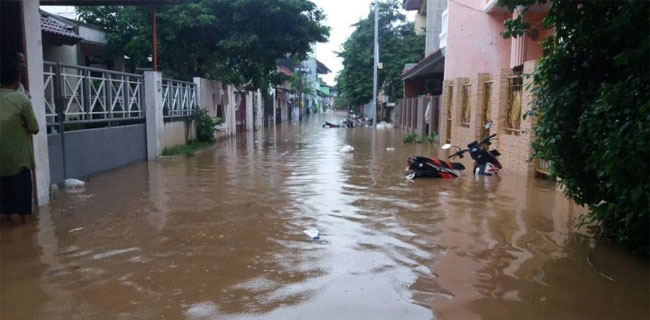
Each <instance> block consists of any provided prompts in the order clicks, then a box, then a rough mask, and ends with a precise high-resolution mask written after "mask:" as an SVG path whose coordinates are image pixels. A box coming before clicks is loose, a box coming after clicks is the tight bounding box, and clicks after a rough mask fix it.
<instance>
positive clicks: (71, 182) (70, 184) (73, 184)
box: [63, 179, 86, 189]
mask: <svg viewBox="0 0 650 320" xmlns="http://www.w3.org/2000/svg"><path fill="white" fill-rule="evenodd" d="M63 185H64V186H65V187H66V188H67V189H76V188H83V187H84V186H85V185H86V183H85V182H83V181H81V180H78V179H65V182H64V183H63Z"/></svg>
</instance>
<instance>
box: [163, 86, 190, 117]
mask: <svg viewBox="0 0 650 320" xmlns="http://www.w3.org/2000/svg"><path fill="white" fill-rule="evenodd" d="M162 87H163V106H162V107H163V116H164V117H166V118H173V117H187V116H190V115H192V112H194V110H195V109H196V108H197V96H196V85H195V84H194V83H192V82H187V81H179V80H172V79H163V81H162Z"/></svg>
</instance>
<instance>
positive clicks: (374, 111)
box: [372, 0, 379, 128]
mask: <svg viewBox="0 0 650 320" xmlns="http://www.w3.org/2000/svg"><path fill="white" fill-rule="evenodd" d="M378 25H379V1H378V0H375V43H374V47H375V57H374V64H373V77H372V126H373V128H376V127H377V65H378V64H379V32H378V30H379V27H378Z"/></svg>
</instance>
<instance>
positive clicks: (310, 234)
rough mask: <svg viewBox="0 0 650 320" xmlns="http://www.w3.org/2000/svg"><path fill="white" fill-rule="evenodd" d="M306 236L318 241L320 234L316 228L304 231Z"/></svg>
mask: <svg viewBox="0 0 650 320" xmlns="http://www.w3.org/2000/svg"><path fill="white" fill-rule="evenodd" d="M303 233H304V234H306V235H307V236H308V237H310V238H311V239H312V240H318V239H319V238H320V237H319V236H318V235H319V232H318V230H317V229H314V228H309V229H306V230H304V231H303Z"/></svg>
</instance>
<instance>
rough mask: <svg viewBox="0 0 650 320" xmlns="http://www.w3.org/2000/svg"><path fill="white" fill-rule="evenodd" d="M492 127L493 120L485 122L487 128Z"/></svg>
mask: <svg viewBox="0 0 650 320" xmlns="http://www.w3.org/2000/svg"><path fill="white" fill-rule="evenodd" d="M490 127H492V120H490V121H488V122H486V123H485V129H490Z"/></svg>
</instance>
